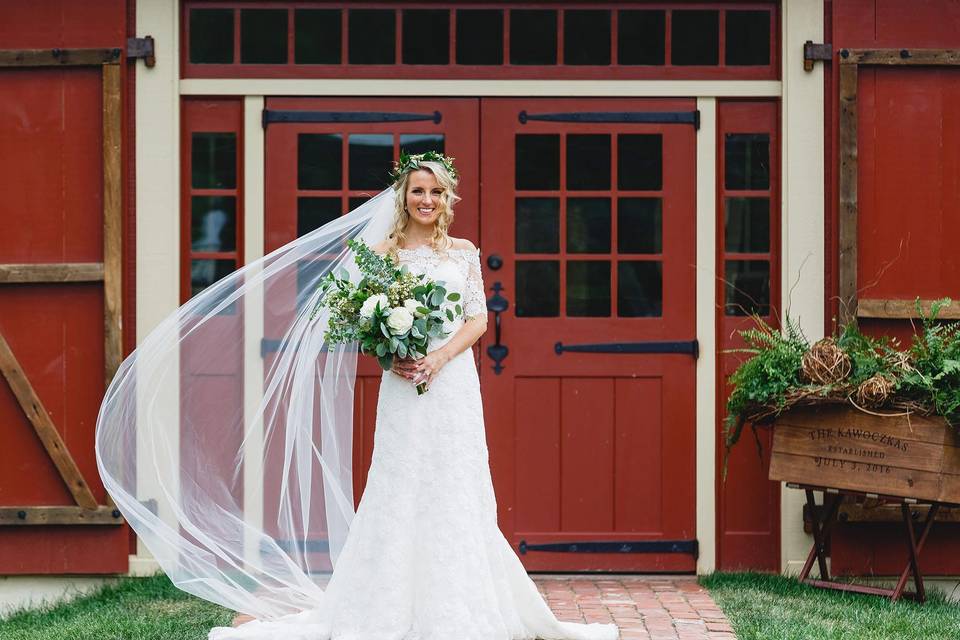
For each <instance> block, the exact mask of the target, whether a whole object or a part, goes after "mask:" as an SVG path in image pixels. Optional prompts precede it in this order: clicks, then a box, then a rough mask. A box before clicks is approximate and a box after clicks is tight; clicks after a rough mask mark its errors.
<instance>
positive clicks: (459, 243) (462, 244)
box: [450, 238, 477, 251]
mask: <svg viewBox="0 0 960 640" xmlns="http://www.w3.org/2000/svg"><path fill="white" fill-rule="evenodd" d="M450 241H451V242H452V243H453V247H451V248H453V249H463V250H465V251H476V250H477V248H476V247H475V246H474V244H473V243H472V242H470V241H469V240H467V239H466V238H450Z"/></svg>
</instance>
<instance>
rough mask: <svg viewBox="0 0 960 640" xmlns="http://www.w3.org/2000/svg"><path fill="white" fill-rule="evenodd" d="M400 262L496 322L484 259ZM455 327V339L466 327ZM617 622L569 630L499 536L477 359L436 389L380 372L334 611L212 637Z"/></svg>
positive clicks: (411, 637)
mask: <svg viewBox="0 0 960 640" xmlns="http://www.w3.org/2000/svg"><path fill="white" fill-rule="evenodd" d="M399 259H400V262H401V264H408V265H409V268H410V269H411V271H414V272H416V273H426V274H427V275H429V276H430V277H431V278H433V279H434V280H442V281H444V282H445V283H446V286H447V289H448V290H449V291H459V292H461V293H462V303H463V311H464V315H465V316H466V317H471V316H475V315H479V314H484V313H486V301H485V297H484V287H483V281H482V278H481V272H480V257H479V252H478V251H473V250H464V249H450V250H448V251H447V252H445V253H440V252H437V251H435V250H433V249H431V248H429V247H419V248H417V249H401V250H400V252H399ZM463 323H464V320H463V319H462V318H457V319H456V320H455V321H454V322H448V323H447V329H448V330H449V331H450V333H449V335H448V336H447V337H446V338H444V339H443V340H439V341H433V342H431V344H430V345H429V350H430V351H432V350H434V349H436V348H438V347H440V346H442V345H443V344H444V343H445V342H446V341H448V340H449V339H450V338H451V337H452V336H453V335H454V334H455V333H456V332H457V330H459V329H460V327H461V326H462V325H463ZM617 637H618V631H617V628H616V626H615V625H612V624H576V623H570V622H561V621H558V620H557V619H556V617H555V616H554V614H553V612H552V611H551V610H550V608H549V607H548V606H547V604H546V603H545V602H544V600H543V598H542V597H541V595H540V593H539V592H538V590H537V587H536V585H535V584H534V582H533V581H532V580H531V579H530V578H529V576H528V575H527V573H526V570H525V569H524V568H523V565H522V564H521V563H520V560H519V558H517V556H516V554H515V553H514V551H513V549H512V548H511V547H510V545H509V543H508V542H507V540H506V539H505V538H504V536H503V534H502V533H501V532H500V529H499V528H498V526H497V506H496V499H495V496H494V491H493V484H492V481H491V477H490V467H489V462H488V454H487V444H486V437H485V431H484V422H483V407H482V404H481V399H480V384H479V378H478V376H477V369H476V366H475V364H474V360H473V352H472V350H471V349H467V350H465V351H463V352H461V353H459V354H458V355H456V356H455V357H453V358H452V359H451V360H450V361H449V362H448V363H447V364H446V365H445V366H444V367H443V368H442V369H441V370H440V371H439V372H438V373H437V375H436V376H435V378H434V380H433V382H432V383H431V386H430V389H429V391H428V392H427V393H425V394H424V395H422V396H418V395H417V391H416V388H415V387H414V385H413V384H412V383H411V382H410V381H408V380H406V379H404V378H402V377H401V376H398V375H396V374H394V373H392V372H389V371H386V372H384V373H383V378H382V381H381V383H380V396H379V399H378V403H377V422H376V432H375V436H374V448H373V459H372V463H371V465H370V471H369V474H368V477H367V485H366V489H365V490H364V493H363V497H362V499H361V501H360V505H359V507H358V508H357V512H356V515H355V516H354V519H353V522H352V523H351V525H350V532H349V535H348V537H347V540H346V543H345V545H344V547H343V550H342V552H341V554H340V557H339V558H338V560H337V563H336V567H335V570H334V572H333V574H332V576H331V578H330V582H329V584H328V586H327V588H326V590H325V591H324V594H323V601H322V602H318V603H317V607H316V608H315V609H312V610H309V611H304V612H301V613H298V614H295V615H291V616H286V617H284V618H280V619H278V620H274V621H270V622H261V621H253V622H249V623H247V624H245V625H242V626H240V627H237V628H235V629H231V628H226V627H218V628H216V629H214V630H212V631H211V632H210V640H234V639H240V638H244V639H256V640H281V639H282V640H295V639H296V640H519V639H524V640H530V639H533V638H543V639H547V640H612V639H615V638H617Z"/></svg>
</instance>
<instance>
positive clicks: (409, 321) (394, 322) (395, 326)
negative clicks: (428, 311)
mask: <svg viewBox="0 0 960 640" xmlns="http://www.w3.org/2000/svg"><path fill="white" fill-rule="evenodd" d="M412 325H413V314H412V313H410V312H409V311H408V310H407V309H406V307H397V308H395V309H391V311H390V317H389V318H387V326H388V327H389V328H390V333H393V334H396V335H400V334H401V333H405V332H406V331H409V330H410V327H411V326H412Z"/></svg>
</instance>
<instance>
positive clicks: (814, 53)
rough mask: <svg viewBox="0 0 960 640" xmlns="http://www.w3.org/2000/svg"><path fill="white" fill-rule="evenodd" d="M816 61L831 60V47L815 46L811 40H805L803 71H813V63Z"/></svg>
mask: <svg viewBox="0 0 960 640" xmlns="http://www.w3.org/2000/svg"><path fill="white" fill-rule="evenodd" d="M817 60H822V61H828V60H833V46H832V45H830V44H815V43H814V42H813V40H807V41H806V42H804V43H803V70H804V71H813V63H814V62H816V61H817Z"/></svg>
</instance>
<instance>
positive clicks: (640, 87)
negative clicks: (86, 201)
mask: <svg viewBox="0 0 960 640" xmlns="http://www.w3.org/2000/svg"><path fill="white" fill-rule="evenodd" d="M141 1H143V0H141ZM818 4H819V3H818ZM180 93H181V94H182V95H263V96H271V95H280V96H436V97H440V96H468V97H471V98H472V97H485V96H524V97H537V96H550V97H556V96H563V97H578V96H590V97H604V96H605V97H618V96H623V97H638V96H643V97H676V96H721V97H734V96H742V97H769V96H774V97H776V96H779V95H780V93H781V86H780V81H778V80H416V81H414V80H395V79H383V80H352V79H351V80H340V79H332V80H322V79H297V80H289V79H270V78H265V79H256V78H254V79H245V78H223V79H220V78H187V79H183V80H180Z"/></svg>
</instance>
